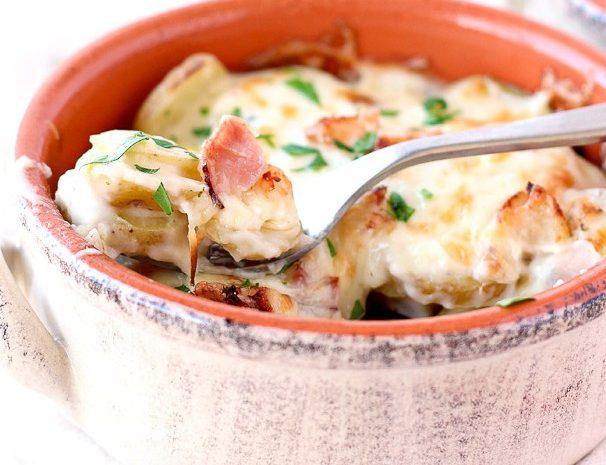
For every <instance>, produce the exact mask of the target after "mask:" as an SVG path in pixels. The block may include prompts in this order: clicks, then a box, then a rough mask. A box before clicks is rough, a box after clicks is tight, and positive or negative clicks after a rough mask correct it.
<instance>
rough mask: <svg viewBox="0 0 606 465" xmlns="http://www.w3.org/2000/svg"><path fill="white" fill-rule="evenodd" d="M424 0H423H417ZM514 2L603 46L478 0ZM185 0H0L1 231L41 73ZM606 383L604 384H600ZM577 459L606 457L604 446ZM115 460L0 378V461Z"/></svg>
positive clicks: (550, 11) (33, 464)
mask: <svg viewBox="0 0 606 465" xmlns="http://www.w3.org/2000/svg"><path fill="white" fill-rule="evenodd" d="M419 1H424V0H419ZM476 1H477V2H478V3H484V4H488V5H491V6H496V7H502V8H503V7H507V8H513V9H515V10H517V11H519V12H522V13H523V14H526V15H528V16H530V17H532V18H534V19H537V20H540V21H544V22H547V23H549V24H551V25H553V26H556V27H558V28H560V29H564V30H565V31H567V32H568V33H570V34H573V35H577V36H580V37H582V38H583V39H585V40H588V41H591V42H593V43H594V44H595V45H597V46H600V47H602V48H603V49H604V50H606V39H604V40H602V39H600V38H599V37H598V36H597V35H595V34H593V33H591V32H590V31H588V28H587V26H585V25H584V24H583V23H581V22H579V21H578V20H576V19H574V18H573V17H571V16H570V15H569V14H568V12H567V8H566V0H476ZM187 3H191V2H186V1H183V0H172V1H169V0H147V1H145V0H121V1H117V0H105V1H97V2H92V1H80V2H75V1H73V2H72V1H65V0H54V1H47V2H40V1H32V0H20V1H17V2H8V1H5V2H2V4H1V6H0V18H2V23H1V26H0V44H1V45H0V47H1V48H0V50H1V51H2V54H1V57H2V58H1V62H0V63H1V64H0V147H2V151H1V152H0V199H2V200H3V201H2V202H0V233H3V234H6V231H7V230H10V229H11V227H14V224H13V222H14V220H13V219H12V217H11V216H10V206H9V203H8V202H7V200H6V199H8V198H10V192H11V190H12V188H11V186H10V183H9V180H10V176H6V174H7V173H9V170H10V160H11V159H12V157H13V148H14V141H15V135H16V132H17V127H18V123H19V120H20V118H21V115H22V114H23V112H24V110H25V107H26V105H27V103H28V102H29V100H30V98H31V96H32V95H33V93H34V92H35V90H36V88H37V87H38V86H39V85H40V83H41V82H42V81H43V79H44V78H45V77H46V76H47V75H48V74H49V73H50V72H51V71H52V70H53V68H55V67H56V65H57V64H58V63H60V62H61V61H62V60H63V59H65V58H66V57H67V56H69V55H70V54H72V53H73V52H75V51H76V50H78V49H80V48H81V47H82V46H84V45H85V44H86V43H88V42H90V41H92V40H94V39H95V38H97V37H99V36H100V35H102V34H104V33H106V32H108V31H110V30H112V29H114V28H116V27H118V26H121V25H124V24H127V23H129V22H132V21H134V20H137V19H139V18H142V17H144V16H149V15H152V14H154V13H157V12H159V11H163V10H166V9H169V8H172V7H177V6H180V5H184V4H187ZM276 3H277V4H279V0H276ZM605 389H606V386H605ZM601 449H603V451H601V452H602V453H601V454H594V455H593V456H592V457H589V458H587V459H586V460H585V461H583V465H603V464H606V446H602V447H601ZM115 463H116V462H115V461H113V460H112V459H111V458H109V457H108V456H107V455H106V454H105V453H104V452H103V451H102V450H100V449H99V448H98V447H97V446H95V445H94V444H93V443H92V442H91V441H90V440H89V439H88V438H87V437H86V436H85V435H84V434H83V433H82V432H80V431H79V430H78V429H76V428H75V427H73V426H71V425H70V424H69V423H68V422H67V421H66V420H64V419H63V418H62V417H61V415H60V413H59V412H58V411H57V410H56V409H55V408H54V406H53V405H52V404H50V403H49V402H48V401H47V400H46V399H45V398H43V397H42V396H39V395H37V394H34V393H32V392H30V391H28V390H26V389H24V388H22V387H20V386H18V385H17V384H15V383H14V382H12V381H11V380H8V379H6V378H2V377H0V465H17V464H19V465H51V464H63V465H71V464H78V465H97V464H99V465H109V464H115Z"/></svg>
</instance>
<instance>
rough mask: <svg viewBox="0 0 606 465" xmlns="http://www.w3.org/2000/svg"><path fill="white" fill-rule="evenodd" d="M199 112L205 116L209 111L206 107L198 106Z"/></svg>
mask: <svg viewBox="0 0 606 465" xmlns="http://www.w3.org/2000/svg"><path fill="white" fill-rule="evenodd" d="M198 111H199V112H200V114H201V115H202V116H206V115H208V112H209V111H210V110H209V108H208V107H200V109H199V110H198Z"/></svg>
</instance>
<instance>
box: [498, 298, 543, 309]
mask: <svg viewBox="0 0 606 465" xmlns="http://www.w3.org/2000/svg"><path fill="white" fill-rule="evenodd" d="M530 300H535V298H534V297H532V296H517V297H508V298H507V299H502V300H499V301H498V302H496V303H495V305H496V306H498V307H511V306H512V305H516V304H519V303H522V302H528V301H530Z"/></svg>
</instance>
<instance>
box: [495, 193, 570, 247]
mask: <svg viewBox="0 0 606 465" xmlns="http://www.w3.org/2000/svg"><path fill="white" fill-rule="evenodd" d="M497 221H498V223H500V224H501V225H502V226H504V227H505V228H506V229H507V230H508V234H513V235H516V234H517V235H521V234H522V235H525V236H526V239H527V240H528V241H533V242H534V241H537V240H539V241H540V240H546V239H547V237H546V236H547V235H549V236H551V237H552V238H553V241H554V242H560V241H563V240H565V239H568V238H570V228H569V226H568V222H567V221H566V218H565V217H564V213H563V212H562V209H561V208H560V205H559V204H558V201H557V200H556V199H555V197H554V196H553V195H551V194H550V193H549V192H547V191H546V190H545V189H544V188H543V187H541V186H538V185H535V184H532V183H530V182H529V183H528V185H527V187H526V190H523V191H520V192H518V193H516V194H514V195H512V196H511V197H510V198H509V199H507V201H505V203H504V204H503V206H502V207H501V208H500V209H499V212H498V213H497ZM547 233H549V234H547Z"/></svg>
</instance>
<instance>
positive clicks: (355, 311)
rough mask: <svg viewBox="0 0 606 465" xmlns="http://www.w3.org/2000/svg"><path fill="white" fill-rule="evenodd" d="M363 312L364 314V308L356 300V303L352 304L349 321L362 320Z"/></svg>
mask: <svg viewBox="0 0 606 465" xmlns="http://www.w3.org/2000/svg"><path fill="white" fill-rule="evenodd" d="M365 312H366V310H364V306H363V305H362V303H361V302H360V301H359V300H356V303H355V304H354V306H353V308H352V309H351V314H350V315H349V319H350V320H359V319H360V318H362V317H363V316H364V313H365Z"/></svg>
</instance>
